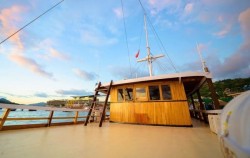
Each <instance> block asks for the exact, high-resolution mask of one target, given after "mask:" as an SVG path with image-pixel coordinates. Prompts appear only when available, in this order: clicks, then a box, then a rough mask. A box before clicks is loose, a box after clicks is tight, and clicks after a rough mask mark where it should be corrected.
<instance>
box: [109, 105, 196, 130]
mask: <svg viewBox="0 0 250 158" xmlns="http://www.w3.org/2000/svg"><path fill="white" fill-rule="evenodd" d="M110 121H114V122H124V123H139V124H155V125H180V126H181V125H183V126H189V125H192V122H191V118H190V114H189V109H188V105H187V102H147V103H112V104H111V107H110Z"/></svg>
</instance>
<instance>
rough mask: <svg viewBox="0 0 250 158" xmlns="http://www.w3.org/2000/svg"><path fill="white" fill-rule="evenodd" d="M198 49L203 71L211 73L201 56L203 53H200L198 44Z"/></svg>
mask: <svg viewBox="0 0 250 158" xmlns="http://www.w3.org/2000/svg"><path fill="white" fill-rule="evenodd" d="M196 48H197V52H198V54H199V56H200V60H201V65H202V69H203V71H204V72H209V69H208V67H207V65H206V62H205V61H204V60H203V58H202V56H201V51H200V47H199V44H198V43H197V42H196Z"/></svg>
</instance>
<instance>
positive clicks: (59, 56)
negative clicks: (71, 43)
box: [49, 48, 69, 60]
mask: <svg viewBox="0 0 250 158" xmlns="http://www.w3.org/2000/svg"><path fill="white" fill-rule="evenodd" d="M49 52H50V56H51V57H53V58H57V59H62V60H68V59H69V57H68V56H67V55H65V54H64V53H61V52H59V51H57V50H56V49H54V48H50V49H49Z"/></svg>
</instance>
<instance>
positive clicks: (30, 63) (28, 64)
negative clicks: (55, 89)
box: [9, 53, 53, 78]
mask: <svg viewBox="0 0 250 158" xmlns="http://www.w3.org/2000/svg"><path fill="white" fill-rule="evenodd" d="M9 58H10V60H12V61H13V62H15V63H17V64H19V65H21V66H23V67H25V68H27V69H29V70H30V71H32V72H34V73H37V74H39V75H41V76H44V77H48V78H52V77H53V75H52V74H51V73H49V72H46V71H45V70H43V69H42V67H41V66H40V65H39V64H38V63H37V62H36V61H35V60H33V59H30V58H27V57H25V56H23V55H21V54H18V53H12V54H10V55H9Z"/></svg>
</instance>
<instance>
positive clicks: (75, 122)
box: [74, 111, 79, 124]
mask: <svg viewBox="0 0 250 158" xmlns="http://www.w3.org/2000/svg"><path fill="white" fill-rule="evenodd" d="M78 114H79V112H78V111H76V114H75V119H74V124H77V118H78Z"/></svg>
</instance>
